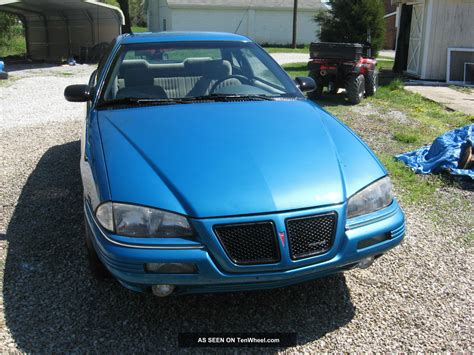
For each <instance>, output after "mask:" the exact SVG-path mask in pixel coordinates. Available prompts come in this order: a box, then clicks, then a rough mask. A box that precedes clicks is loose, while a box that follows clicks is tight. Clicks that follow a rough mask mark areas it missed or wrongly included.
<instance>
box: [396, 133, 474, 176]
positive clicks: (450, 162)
mask: <svg viewBox="0 0 474 355" xmlns="http://www.w3.org/2000/svg"><path fill="white" fill-rule="evenodd" d="M465 145H470V146H471V147H472V146H474V124H470V125H467V126H464V127H461V128H458V129H455V130H452V131H449V132H446V133H444V134H443V135H441V136H439V137H438V138H436V139H435V140H434V142H433V144H431V145H427V146H424V147H421V148H419V149H417V150H415V151H413V152H409V153H404V154H400V155H397V156H396V157H395V159H397V160H400V161H402V162H404V163H405V164H406V165H408V166H409V167H410V168H412V169H413V170H414V171H415V172H416V173H420V174H429V173H438V172H441V171H447V172H449V173H450V174H452V175H461V176H469V177H470V178H471V179H473V180H474V169H458V163H459V159H460V155H461V149H462V148H463V149H464V146H465Z"/></svg>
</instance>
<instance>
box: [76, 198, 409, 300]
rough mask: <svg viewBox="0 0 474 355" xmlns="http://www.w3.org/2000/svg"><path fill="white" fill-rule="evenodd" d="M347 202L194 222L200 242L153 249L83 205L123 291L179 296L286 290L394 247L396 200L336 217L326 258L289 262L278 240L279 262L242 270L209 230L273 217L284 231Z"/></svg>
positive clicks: (399, 234) (399, 228) (401, 226)
mask: <svg viewBox="0 0 474 355" xmlns="http://www.w3.org/2000/svg"><path fill="white" fill-rule="evenodd" d="M345 209H346V206H345V204H342V205H338V206H329V207H325V208H315V209H309V210H302V211H292V212H284V213H276V214H266V215H264V216H245V217H229V218H217V219H202V220H192V223H193V226H194V228H195V229H196V231H197V233H198V235H199V239H200V240H199V242H198V241H185V240H180V239H177V240H174V241H173V240H171V241H167V242H166V243H167V244H160V245H156V240H155V241H153V240H151V239H142V240H135V239H130V238H125V237H120V236H116V235H111V234H109V233H108V232H105V231H104V230H103V229H102V228H101V227H100V226H99V225H98V224H97V222H96V220H95V218H94V216H93V213H92V211H91V209H90V207H89V206H88V205H87V204H86V205H85V214H86V220H87V223H88V227H89V228H90V230H91V232H92V233H91V235H92V239H93V240H92V242H93V244H94V247H95V249H96V251H97V254H98V256H99V258H100V259H101V260H102V262H103V263H104V265H105V266H106V267H107V269H109V271H110V272H111V273H112V274H113V275H114V276H115V277H116V278H117V279H118V280H119V281H120V282H121V283H122V284H123V285H124V286H125V287H127V288H129V289H132V290H135V291H146V290H147V289H149V288H150V286H152V285H155V284H171V285H176V292H177V293H199V292H220V291H241V290H255V289H265V288H274V287H282V286H287V285H291V284H295V283H299V282H303V281H307V280H311V279H315V278H318V277H321V276H325V275H328V274H332V273H335V272H340V271H344V270H347V269H350V268H352V267H354V266H355V265H357V263H358V262H359V261H360V260H361V259H364V258H367V257H369V256H378V255H381V254H383V253H384V252H386V251H387V250H389V249H391V248H393V247H395V246H396V245H398V244H399V243H400V242H401V241H402V240H403V237H404V234H405V221H404V215H403V212H402V210H401V209H400V207H399V205H398V203H397V202H396V201H394V202H393V203H392V204H391V205H390V206H388V207H387V208H385V209H383V210H380V211H377V212H375V213H372V214H370V215H365V216H361V217H357V218H354V219H352V220H349V221H346V220H345V218H339V219H338V225H337V232H336V236H335V239H334V244H333V246H332V248H331V249H330V250H329V251H328V252H327V253H325V254H322V255H317V256H313V257H309V258H305V259H301V260H296V261H295V260H291V258H290V256H289V250H288V245H287V243H286V245H285V244H284V242H282V241H281V240H279V243H280V245H279V246H280V252H281V261H280V262H279V263H277V264H271V265H270V264H267V265H252V266H242V265H236V264H233V263H232V261H231V260H230V259H229V258H228V257H227V255H226V253H225V251H224V250H223V248H222V246H221V245H220V243H219V241H218V239H217V238H216V237H215V235H214V234H213V231H212V226H213V225H215V224H223V223H224V224H227V223H229V224H231V223H242V222H255V221H259V220H269V219H271V220H272V221H273V222H274V223H275V225H276V228H277V230H278V231H285V225H284V221H285V219H287V218H294V217H298V216H309V215H314V214H320V213H326V212H329V211H335V212H337V213H338V215H339V216H344V215H345ZM382 234H383V235H386V236H387V239H386V240H383V241H381V242H378V243H376V244H373V245H370V246H366V245H365V246H364V247H363V246H362V244H363V243H361V241H367V240H368V239H370V238H373V237H376V236H379V235H382ZM145 263H193V264H195V265H196V266H197V269H198V272H197V273H195V274H153V273H147V272H146V271H145V267H144V266H145Z"/></svg>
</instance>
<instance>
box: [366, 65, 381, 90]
mask: <svg viewBox="0 0 474 355" xmlns="http://www.w3.org/2000/svg"><path fill="white" fill-rule="evenodd" d="M378 86H379V73H377V72H376V71H375V70H374V71H371V72H368V73H367V74H366V75H365V95H366V96H374V95H375V93H376V92H377V88H378Z"/></svg>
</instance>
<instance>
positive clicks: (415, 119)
mask: <svg viewBox="0 0 474 355" xmlns="http://www.w3.org/2000/svg"><path fill="white" fill-rule="evenodd" d="M284 68H285V70H287V72H288V73H289V74H290V75H291V76H292V77H296V76H301V75H306V74H307V70H306V63H296V64H289V65H286V66H284ZM318 104H319V105H321V106H322V107H323V108H325V109H326V110H327V111H329V112H330V113H332V114H333V115H335V116H337V117H338V118H339V119H341V121H343V122H344V123H345V124H347V125H348V126H349V127H351V128H352V129H353V130H354V131H355V132H356V133H357V134H358V135H359V136H361V137H362V139H364V141H366V142H367V143H368V144H369V146H370V147H371V148H372V149H373V150H374V151H375V153H376V154H377V155H378V157H379V158H380V160H381V161H382V162H383V163H384V165H385V166H386V167H387V169H388V170H389V173H390V175H391V177H392V179H393V181H394V184H395V186H396V190H397V193H398V196H399V198H400V199H401V200H402V201H403V202H404V203H417V202H427V203H429V201H430V200H431V199H433V197H434V196H435V193H436V191H437V189H438V188H439V187H441V186H443V185H445V184H452V182H451V181H450V180H448V179H447V178H446V177H443V176H440V175H423V176H422V175H417V174H414V173H413V172H412V171H411V170H410V169H408V168H407V167H406V166H405V165H404V164H402V163H400V162H397V161H395V160H394V158H393V156H394V155H396V154H400V153H403V152H407V151H411V150H414V149H416V148H418V147H421V146H423V145H426V144H430V143H431V142H432V141H433V139H434V138H436V137H437V136H439V135H440V134H442V133H444V132H446V131H448V130H451V129H454V128H457V127H461V126H464V125H467V124H470V123H473V122H474V116H469V115H466V114H463V113H459V112H451V111H447V110H446V109H445V108H444V107H443V106H441V105H439V104H437V103H434V102H432V101H428V100H426V99H424V98H423V97H422V96H420V95H418V94H415V93H411V92H408V91H406V90H405V89H404V88H403V86H402V84H401V82H400V81H398V80H395V81H393V82H391V83H390V84H389V85H386V86H381V87H380V88H379V90H378V92H377V95H376V96H374V97H370V98H367V99H366V100H364V101H363V102H362V103H361V104H359V105H356V106H352V105H349V104H348V103H347V101H346V100H345V98H344V95H337V96H334V95H328V96H326V97H324V96H323V98H322V99H321V100H319V101H318Z"/></svg>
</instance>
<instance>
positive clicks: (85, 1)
mask: <svg viewBox="0 0 474 355" xmlns="http://www.w3.org/2000/svg"><path fill="white" fill-rule="evenodd" d="M0 11H2V12H8V13H12V14H15V15H17V16H18V17H19V18H20V19H21V20H22V22H23V23H24V25H25V36H26V47H27V54H28V56H29V57H30V58H31V59H34V60H53V61H56V60H61V59H67V58H69V57H70V56H73V55H75V56H79V55H80V53H81V48H82V47H88V48H91V47H93V46H94V45H96V44H99V43H103V42H110V41H111V40H112V39H113V38H114V37H116V36H117V35H119V34H120V31H121V25H122V24H124V16H123V13H122V11H121V10H120V9H119V8H117V7H115V6H110V5H107V4H103V3H100V2H97V1H94V0H0Z"/></svg>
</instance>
